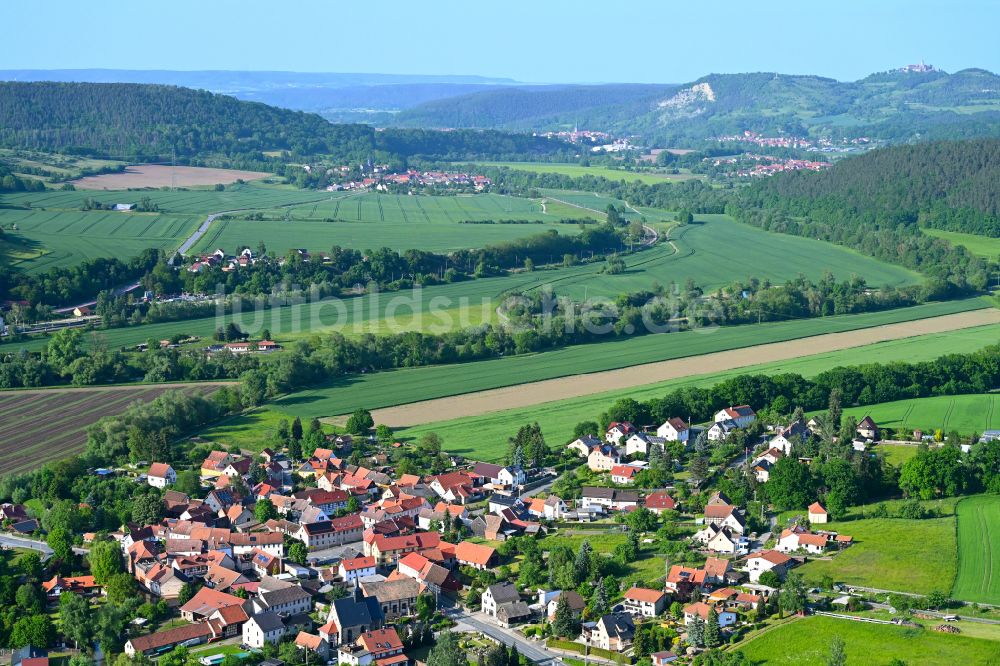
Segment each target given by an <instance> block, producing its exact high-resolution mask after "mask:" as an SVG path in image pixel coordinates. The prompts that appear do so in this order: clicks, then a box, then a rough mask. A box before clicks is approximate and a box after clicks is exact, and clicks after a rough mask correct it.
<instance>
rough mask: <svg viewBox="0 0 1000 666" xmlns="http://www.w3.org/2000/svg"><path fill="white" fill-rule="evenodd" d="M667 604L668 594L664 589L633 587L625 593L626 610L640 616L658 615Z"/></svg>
mask: <svg viewBox="0 0 1000 666" xmlns="http://www.w3.org/2000/svg"><path fill="white" fill-rule="evenodd" d="M666 605H667V595H666V594H664V593H663V591H662V590H650V589H648V588H644V587H633V588H631V589H630V590H629V591H628V592H626V593H625V612H626V613H631V614H632V615H636V616H638V617H656V616H657V615H660V614H661V613H663V611H664V609H665V608H666Z"/></svg>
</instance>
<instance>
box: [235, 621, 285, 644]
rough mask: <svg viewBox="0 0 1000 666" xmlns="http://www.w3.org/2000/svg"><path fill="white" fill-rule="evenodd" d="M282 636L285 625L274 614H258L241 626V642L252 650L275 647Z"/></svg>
mask: <svg viewBox="0 0 1000 666" xmlns="http://www.w3.org/2000/svg"><path fill="white" fill-rule="evenodd" d="M284 635H285V623H284V622H282V621H281V618H280V617H278V615H277V614H276V613H271V612H265V613H258V614H257V615H254V616H253V617H251V618H250V619H249V620H247V621H246V622H245V623H244V624H243V642H244V643H245V644H247V645H249V646H250V647H252V648H262V647H264V644H265V643H272V644H275V645H276V644H277V643H278V642H279V641H280V640H281V638H282V636H284Z"/></svg>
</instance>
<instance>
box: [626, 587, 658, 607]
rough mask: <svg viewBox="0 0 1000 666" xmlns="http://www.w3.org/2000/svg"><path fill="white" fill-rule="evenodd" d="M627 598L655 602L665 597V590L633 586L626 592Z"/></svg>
mask: <svg viewBox="0 0 1000 666" xmlns="http://www.w3.org/2000/svg"><path fill="white" fill-rule="evenodd" d="M625 598H626V599H634V600H635V601H643V602H646V603H650V604H655V603H656V602H658V601H659V600H660V599H662V598H663V592H662V591H661V590H650V589H648V588H645V587H633V588H632V589H630V590H629V591H628V592H626V593H625Z"/></svg>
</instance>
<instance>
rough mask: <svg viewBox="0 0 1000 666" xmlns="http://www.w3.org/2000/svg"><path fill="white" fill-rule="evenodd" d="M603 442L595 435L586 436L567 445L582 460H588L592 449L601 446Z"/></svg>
mask: <svg viewBox="0 0 1000 666" xmlns="http://www.w3.org/2000/svg"><path fill="white" fill-rule="evenodd" d="M602 444H603V442H602V441H601V440H599V439H598V438H597V437H594V436H593V435H584V436H582V437H579V438H577V439H574V440H573V441H572V442H570V443H569V444H567V445H566V448H567V449H570V450H571V451H576V454H577V455H578V456H580V457H581V458H586V457H587V456H589V455H590V452H591V450H592V449H594V448H597V447H599V446H601V445H602Z"/></svg>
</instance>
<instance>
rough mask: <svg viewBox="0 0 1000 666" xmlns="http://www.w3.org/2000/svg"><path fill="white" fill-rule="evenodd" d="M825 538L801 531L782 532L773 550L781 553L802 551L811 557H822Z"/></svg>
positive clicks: (824, 548)
mask: <svg viewBox="0 0 1000 666" xmlns="http://www.w3.org/2000/svg"><path fill="white" fill-rule="evenodd" d="M826 543H827V540H826V537H825V536H823V535H822V534H813V533H812V532H807V531H805V530H803V529H790V530H783V531H782V532H781V536H780V537H779V538H778V545H777V546H775V549H776V550H778V551H779V552H782V553H794V552H795V551H797V550H804V551H806V552H807V553H810V554H812V555H822V554H823V552H824V551H825V550H826Z"/></svg>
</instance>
